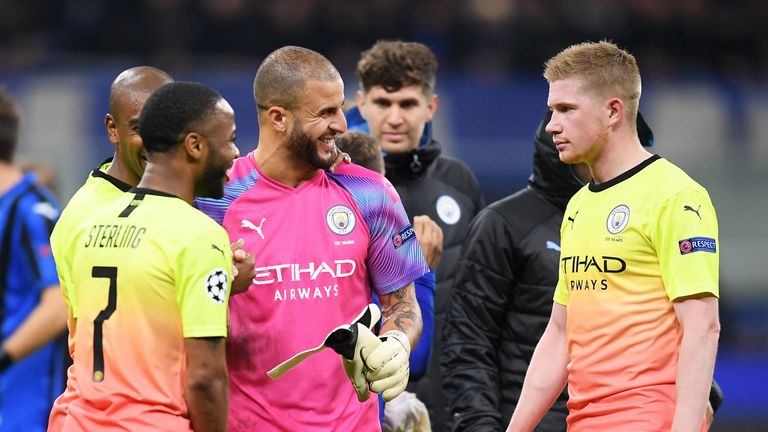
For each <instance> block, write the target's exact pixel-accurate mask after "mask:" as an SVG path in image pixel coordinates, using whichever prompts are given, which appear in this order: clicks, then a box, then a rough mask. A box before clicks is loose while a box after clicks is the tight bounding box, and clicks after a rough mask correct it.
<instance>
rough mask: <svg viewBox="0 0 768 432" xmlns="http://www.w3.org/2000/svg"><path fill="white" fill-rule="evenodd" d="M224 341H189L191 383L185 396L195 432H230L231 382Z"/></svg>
mask: <svg viewBox="0 0 768 432" xmlns="http://www.w3.org/2000/svg"><path fill="white" fill-rule="evenodd" d="M224 344H225V342H224V338H223V337H211V338H197V339H187V340H186V346H187V364H188V369H187V383H186V389H185V394H184V397H185V399H186V401H187V407H188V408H189V419H190V421H191V423H192V429H193V430H194V431H195V432H223V431H226V430H227V414H228V410H229V381H228V379H227V368H226V365H225V364H226V362H225V360H224V357H225V351H224V349H225V348H224Z"/></svg>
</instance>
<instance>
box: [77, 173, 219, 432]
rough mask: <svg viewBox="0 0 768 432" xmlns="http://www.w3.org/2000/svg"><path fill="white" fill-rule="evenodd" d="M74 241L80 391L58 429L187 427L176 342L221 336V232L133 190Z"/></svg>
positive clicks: (167, 198)
mask: <svg viewBox="0 0 768 432" xmlns="http://www.w3.org/2000/svg"><path fill="white" fill-rule="evenodd" d="M73 239H74V240H73V241H72V242H71V243H70V244H69V245H67V246H68V247H69V248H70V250H69V253H70V254H71V255H70V256H72V257H73V261H72V262H73V267H72V290H71V291H70V293H71V297H70V298H69V299H68V300H69V302H72V303H74V306H75V307H76V310H78V317H77V324H76V332H75V340H74V366H73V369H74V374H75V377H76V382H77V387H78V388H77V390H78V394H79V397H78V398H77V399H76V400H74V401H72V402H71V403H70V404H69V406H68V412H67V417H66V421H65V423H64V428H63V430H65V431H67V430H114V429H118V430H175V431H184V430H191V426H190V422H189V416H188V410H187V405H186V402H185V399H184V388H185V384H186V364H187V359H186V352H185V348H184V347H185V345H184V339H185V338H200V337H225V336H226V334H227V302H228V297H229V287H230V281H231V278H232V275H231V271H232V270H231V269H232V253H231V249H230V246H229V238H228V236H227V234H226V232H225V231H224V230H223V229H222V228H221V227H220V226H219V225H217V224H216V223H215V222H214V221H212V220H211V219H210V218H208V217H207V216H205V215H204V214H203V213H201V212H199V211H198V210H196V209H195V208H193V207H192V206H190V205H189V204H188V203H186V202H185V201H183V200H181V199H179V198H177V197H175V196H171V195H167V194H164V193H161V192H158V191H153V190H149V189H139V188H137V189H133V190H131V191H130V192H128V193H126V194H124V195H122V196H121V197H120V198H119V199H117V200H116V201H114V202H113V203H111V204H109V205H107V206H106V207H104V208H103V209H102V210H101V211H99V212H98V213H96V214H95V215H94V216H93V217H92V218H90V219H89V220H88V221H87V222H85V223H83V224H82V225H80V226H79V228H78V230H77V233H76V234H75V235H74V236H73ZM70 306H73V305H70Z"/></svg>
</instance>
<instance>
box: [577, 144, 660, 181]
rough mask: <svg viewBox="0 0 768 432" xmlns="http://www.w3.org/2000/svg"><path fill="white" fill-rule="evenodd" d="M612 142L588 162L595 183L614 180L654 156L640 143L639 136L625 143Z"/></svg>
mask: <svg viewBox="0 0 768 432" xmlns="http://www.w3.org/2000/svg"><path fill="white" fill-rule="evenodd" d="M612 144H613V143H608V145H606V146H605V148H604V149H603V151H602V152H601V153H600V154H599V155H598V156H597V157H596V158H595V159H594V160H592V161H591V162H589V163H588V165H589V170H590V172H591V173H592V182H594V183H595V184H600V183H605V182H607V181H609V180H612V179H614V178H616V177H618V176H620V175H621V174H624V173H625V172H627V171H629V170H631V169H632V168H634V167H636V166H637V165H639V164H640V163H642V162H643V161H644V160H646V159H648V158H649V157H651V156H652V155H651V153H649V152H648V151H647V150H646V149H645V148H644V147H643V146H642V145H641V144H640V140H639V139H638V138H637V137H635V138H634V139H632V140H630V141H628V142H625V144H624V145H612Z"/></svg>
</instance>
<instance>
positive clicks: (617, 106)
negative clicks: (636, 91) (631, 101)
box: [608, 98, 624, 127]
mask: <svg viewBox="0 0 768 432" xmlns="http://www.w3.org/2000/svg"><path fill="white" fill-rule="evenodd" d="M623 119H624V101H622V100H621V99H619V98H612V99H608V125H609V126H612V127H614V126H617V125H618V124H619V123H620V122H621V121H622V120H623Z"/></svg>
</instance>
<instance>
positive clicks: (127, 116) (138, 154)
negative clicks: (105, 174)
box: [105, 90, 150, 185]
mask: <svg viewBox="0 0 768 432" xmlns="http://www.w3.org/2000/svg"><path fill="white" fill-rule="evenodd" d="M149 95H150V92H144V91H129V90H124V91H120V92H118V93H117V94H115V95H114V104H113V106H112V112H110V113H109V114H107V116H106V119H105V124H106V127H107V135H108V136H109V140H110V142H112V144H114V145H115V146H116V147H117V150H116V154H117V158H116V159H117V163H120V164H121V165H122V166H123V167H124V168H127V169H126V170H124V171H125V174H126V176H128V177H129V178H128V179H127V180H128V181H126V183H129V184H132V185H135V184H138V183H139V179H140V178H141V175H142V174H144V168H146V166H147V152H146V151H145V150H144V145H143V143H142V141H141V136H140V135H139V115H140V114H141V109H142V108H143V107H144V103H145V102H146V101H147V98H149Z"/></svg>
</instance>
